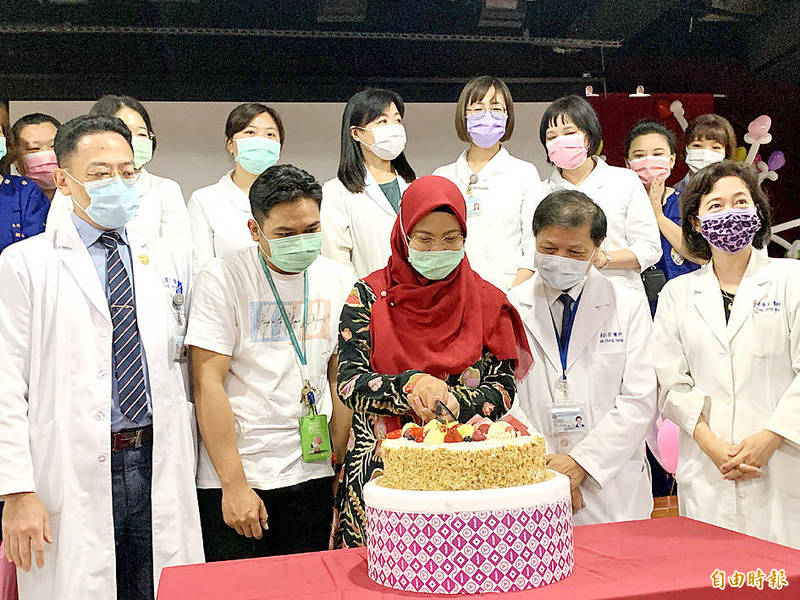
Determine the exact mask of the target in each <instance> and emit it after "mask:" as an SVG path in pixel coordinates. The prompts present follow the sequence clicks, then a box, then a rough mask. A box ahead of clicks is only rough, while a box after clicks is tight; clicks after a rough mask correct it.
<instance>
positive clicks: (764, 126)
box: [747, 115, 772, 140]
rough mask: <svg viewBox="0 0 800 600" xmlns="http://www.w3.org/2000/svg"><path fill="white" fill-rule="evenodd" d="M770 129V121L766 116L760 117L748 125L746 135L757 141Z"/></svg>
mask: <svg viewBox="0 0 800 600" xmlns="http://www.w3.org/2000/svg"><path fill="white" fill-rule="evenodd" d="M770 127H772V119H770V118H769V117H768V116H767V115H761V116H760V117H757V118H755V119H753V120H752V121H751V122H750V125H748V126H747V133H749V134H750V135H752V136H753V137H754V138H755V139H757V140H758V139H761V138H762V137H764V135H765V134H766V133H767V132H768V131H769V128H770Z"/></svg>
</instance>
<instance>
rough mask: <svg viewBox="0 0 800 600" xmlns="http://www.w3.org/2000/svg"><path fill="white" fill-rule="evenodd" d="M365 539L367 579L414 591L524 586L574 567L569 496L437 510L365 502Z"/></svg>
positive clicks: (555, 577) (538, 584) (455, 591)
mask: <svg viewBox="0 0 800 600" xmlns="http://www.w3.org/2000/svg"><path fill="white" fill-rule="evenodd" d="M367 539H368V543H367V563H368V571H369V576H370V578H371V579H372V580H373V581H375V582H377V583H379V584H381V585H385V586H387V587H390V588H394V589H398V590H405V591H411V592H426V593H435V594H475V593H482V592H509V591H518V590H526V589H530V588H535V587H541V586H543V585H547V584H549V583H553V582H556V581H560V580H561V579H564V578H565V577H567V576H568V575H569V574H570V573H572V569H573V567H574V565H575V558H574V549H573V539H572V507H571V506H570V503H569V501H568V500H567V501H560V502H556V503H552V504H540V505H538V506H534V507H531V508H522V509H514V510H498V511H480V512H459V513H439V514H422V513H400V512H393V511H387V510H382V509H376V508H372V507H370V506H367Z"/></svg>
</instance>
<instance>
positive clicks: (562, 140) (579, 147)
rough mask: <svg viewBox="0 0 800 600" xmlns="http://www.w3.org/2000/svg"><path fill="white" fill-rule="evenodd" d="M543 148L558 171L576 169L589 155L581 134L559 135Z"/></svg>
mask: <svg viewBox="0 0 800 600" xmlns="http://www.w3.org/2000/svg"><path fill="white" fill-rule="evenodd" d="M545 146H546V147H547V156H549V157H550V160H551V161H552V162H553V164H554V165H555V166H557V167H558V168H559V169H577V168H578V167H580V166H581V165H582V164H583V163H585V162H586V157H587V156H588V153H589V151H588V149H587V148H586V145H585V143H584V137H583V134H582V133H571V134H569V135H560V136H558V137H557V138H556V139H554V140H550V141H549V142H547V143H546V144H545Z"/></svg>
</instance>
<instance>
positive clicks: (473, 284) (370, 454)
mask: <svg viewBox="0 0 800 600" xmlns="http://www.w3.org/2000/svg"><path fill="white" fill-rule="evenodd" d="M466 235H467V226H466V206H465V203H464V198H463V196H462V195H461V192H460V191H459V190H458V188H457V187H456V186H455V185H454V184H453V183H452V182H450V181H449V180H447V179H445V178H443V177H436V176H428V177H421V178H420V179H417V180H416V181H415V182H414V183H412V184H411V185H410V186H409V187H408V189H407V190H406V192H405V194H404V195H403V200H402V205H401V207H400V214H399V215H398V217H397V220H396V221H395V224H394V229H393V230H392V237H391V247H392V255H391V257H390V258H389V264H388V265H387V266H386V268H384V269H382V270H380V271H376V272H375V273H373V274H372V275H370V276H369V277H367V278H366V279H365V280H364V281H359V282H358V283H356V286H355V288H354V289H353V291H352V293H351V294H350V296H349V298H348V299H347V302H346V304H345V307H344V310H343V311H342V318H341V323H340V326H339V378H338V384H339V390H338V391H339V396H340V398H341V400H342V401H343V402H344V403H345V404H346V405H347V406H349V407H350V408H351V409H353V411H354V414H353V429H352V434H351V437H350V439H351V443H350V444H349V446H348V452H347V456H346V457H345V461H344V468H343V470H342V473H343V475H342V476H341V483H340V486H339V491H338V495H337V508H338V513H339V524H338V528H336V537H335V540H334V541H335V545H336V546H337V547H352V546H362V545H364V544H365V542H366V536H365V529H364V506H363V499H362V493H361V490H362V488H363V486H364V484H365V483H367V482H368V481H369V480H370V479H372V478H373V477H376V476H377V475H380V473H381V470H382V469H383V463H382V461H381V458H380V445H381V440H383V439H384V437H385V436H386V434H387V433H388V432H390V431H393V430H395V429H399V428H400V427H402V426H403V424H404V423H406V422H408V421H411V420H417V421H422V422H424V421H428V420H430V419H431V418H433V416H434V411H435V409H436V404H437V402H438V401H442V402H444V403H445V404H447V406H448V408H449V409H450V410H451V411H452V412H453V413H454V414H455V415H456V416H457V417H458V419H459V421H461V422H466V421H467V420H469V419H470V418H471V417H473V416H474V415H476V414H480V415H484V416H486V417H489V418H491V419H499V418H500V417H501V416H502V415H503V414H505V413H506V412H507V411H508V409H509V408H510V407H511V402H512V400H513V398H514V394H515V392H516V381H517V380H519V379H522V377H523V376H524V375H525V373H526V372H527V370H528V368H529V367H530V365H531V363H532V359H531V352H530V349H529V348H528V345H527V341H526V336H525V333H524V330H523V326H522V322H521V320H520V318H519V316H518V315H517V313H516V311H515V309H514V308H513V307H512V306H511V304H510V303H509V302H508V300H507V299H506V296H505V294H504V293H503V292H502V291H500V290H499V289H498V288H496V287H494V286H493V285H491V284H490V283H488V282H486V281H484V280H483V279H481V278H480V276H478V274H477V273H475V271H473V270H472V268H471V267H470V265H469V260H468V259H467V257H466V256H465V255H464V239H465V237H466Z"/></svg>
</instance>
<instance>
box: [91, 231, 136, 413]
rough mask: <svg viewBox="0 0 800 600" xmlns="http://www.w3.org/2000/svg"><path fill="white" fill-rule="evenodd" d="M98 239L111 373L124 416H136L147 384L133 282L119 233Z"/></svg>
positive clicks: (112, 233)
mask: <svg viewBox="0 0 800 600" xmlns="http://www.w3.org/2000/svg"><path fill="white" fill-rule="evenodd" d="M100 242H101V243H102V244H103V245H104V246H105V247H106V278H107V279H106V281H107V282H108V289H109V290H110V294H109V308H110V309H111V323H112V324H113V326H114V338H113V349H114V376H115V377H116V379H117V390H118V393H119V407H120V410H121V411H122V414H124V415H125V416H126V417H128V418H129V419H130V420H131V421H133V422H136V419H137V418H138V417H140V416H142V415H143V414H146V412H145V408H146V407H147V386H146V384H145V380H144V371H143V368H144V367H143V364H142V348H141V344H140V341H139V327H138V325H137V324H136V305H135V303H134V298H133V286H132V285H131V280H130V277H128V273H127V271H126V270H125V265H123V264H122V258H120V255H119V248H118V244H120V243H122V239H121V238H120V237H119V234H117V233H114V232H109V233H104V234H102V235H101V236H100Z"/></svg>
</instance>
